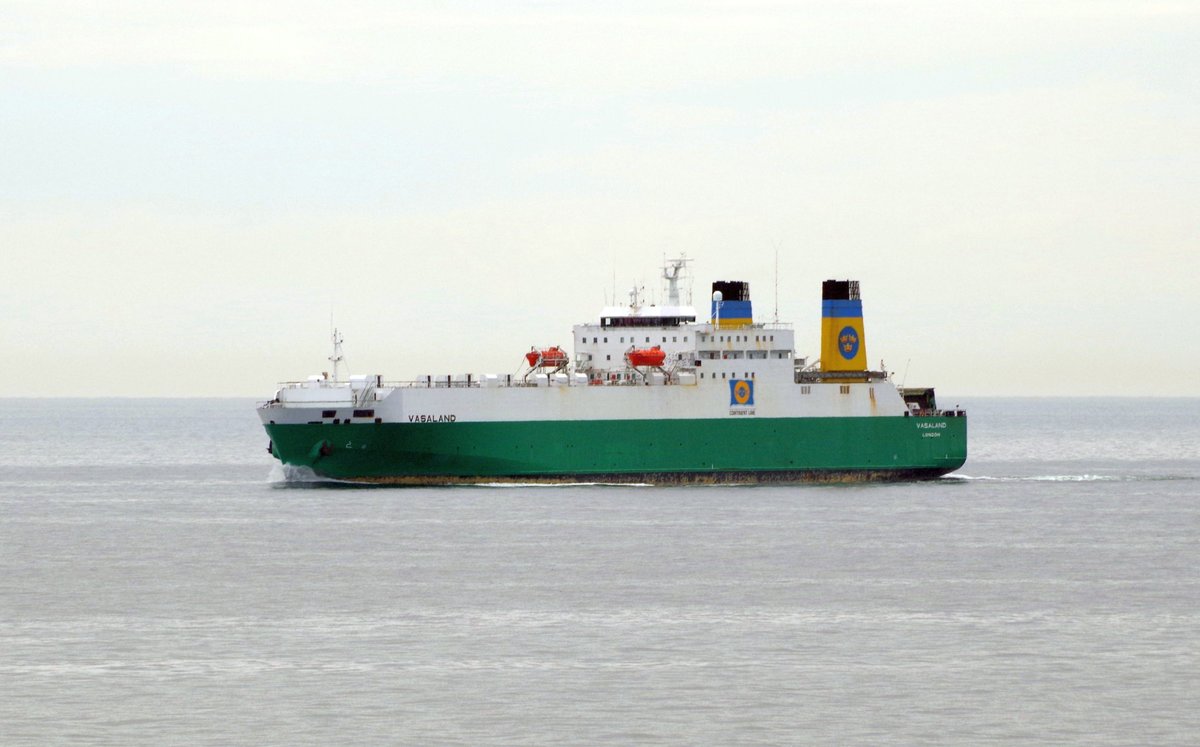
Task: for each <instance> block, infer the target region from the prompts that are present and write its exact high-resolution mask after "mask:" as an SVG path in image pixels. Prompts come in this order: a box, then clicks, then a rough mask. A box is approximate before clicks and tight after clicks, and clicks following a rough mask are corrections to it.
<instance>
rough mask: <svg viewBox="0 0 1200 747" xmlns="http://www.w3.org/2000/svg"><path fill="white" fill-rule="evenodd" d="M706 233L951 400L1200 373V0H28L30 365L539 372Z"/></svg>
mask: <svg viewBox="0 0 1200 747" xmlns="http://www.w3.org/2000/svg"><path fill="white" fill-rule="evenodd" d="M680 252H686V253H687V255H688V256H689V257H691V258H693V259H694V264H693V269H694V273H695V275H696V286H695V287H696V296H697V298H698V299H700V298H703V297H706V296H707V295H708V284H709V283H710V282H711V281H712V280H717V279H729V280H733V279H737V280H748V281H750V283H751V290H752V296H753V299H754V302H755V310H756V312H757V316H758V317H759V318H760V319H764V320H766V319H769V318H770V317H772V316H773V315H774V307H775V304H776V298H775V285H776V274H775V261H776V255H778V265H779V271H778V286H779V295H778V308H779V315H780V317H781V318H782V319H783V320H784V321H790V322H792V323H794V325H795V327H796V331H797V335H796V337H797V346H798V348H799V353H800V354H801V355H806V354H807V355H810V356H812V357H814V358H815V357H817V356H818V354H819V323H820V283H821V281H822V280H824V279H826V278H853V279H858V280H860V281H861V282H862V290H863V298H864V309H865V312H866V324H867V329H866V344H867V353H868V356H869V358H870V359H871V361H872V363H875V362H876V361H878V360H880V359H883V360H885V361H886V363H887V365H888V367H889V368H890V369H893V370H895V371H897V372H898V375H899V373H902V372H904V371H905V370H907V375H906V377H905V378H906V381H907V383H908V384H910V385H913V384H928V385H936V386H937V387H938V390H939V394H940V395H941V396H942V397H944V398H947V401H951V400H954V399H955V398H956V397H960V396H961V397H967V396H980V395H1067V394H1082V395H1135V396H1145V395H1192V396H1196V395H1200V292H1198V291H1197V285H1198V277H1200V2H1104V1H1103V0H1094V1H1089V2H1054V1H1052V0H1051V1H1048V2H1030V3H1022V2H996V3H991V2H968V3H964V2H961V0H958V1H955V2H905V3H876V2H841V1H839V2H832V1H831V2H821V3H804V2H790V3H784V2H754V1H753V0H749V1H747V2H703V1H700V2H697V1H688V2H662V3H655V2H628V3H623V2H605V3H597V2H538V3H532V2H529V3H517V2H513V3H500V2H496V3H446V2H436V3H434V2H430V3H421V2H408V3H405V2H394V1H392V0H388V1H386V2H385V1H380V2H362V1H354V0H351V1H349V2H338V3H329V2H305V1H304V0H299V1H297V0H289V1H288V2H245V0H239V1H238V2H224V1H223V0H205V1H204V2H162V1H161V0H145V1H140V2H139V1H133V0H128V1H122V0H112V1H109V2H102V3H96V2H90V1H89V2H83V1H79V2H53V1H50V2H47V0H30V1H27V0H0V350H2V351H3V353H4V359H5V361H6V370H7V372H8V376H7V377H6V382H5V384H4V391H3V392H2V394H4V395H12V396H37V395H72V396H110V395H122V396H125V395H131V396H138V395H152V396H160V395H169V396H174V395H238V396H241V395H253V396H260V397H263V398H266V397H268V396H270V395H271V393H272V392H273V390H274V386H275V383H276V382H277V381H280V380H285V379H297V378H303V377H305V376H307V375H309V374H311V373H316V372H319V371H321V370H324V369H327V368H328V367H329V366H328V363H327V362H326V361H325V356H327V355H328V354H329V350H328V337H329V324H330V315H331V312H332V314H333V315H334V317H335V319H336V323H337V325H338V327H339V328H340V329H341V330H342V333H343V334H344V336H345V338H346V344H345V353H346V357H347V360H348V362H349V363H350V367H351V368H352V369H353V371H354V372H355V373H382V374H384V376H385V377H387V378H393V379H401V378H411V377H415V376H417V375H419V374H426V373H432V374H440V373H460V372H461V373H465V372H476V373H479V372H508V371H515V370H516V369H517V367H518V365H519V363H520V361H521V355H522V354H523V353H524V352H525V351H527V350H528V349H529V347H530V346H531V345H535V344H537V345H549V344H556V343H558V344H564V345H569V344H570V341H571V333H570V328H571V325H572V324H575V323H579V322H584V321H588V320H592V319H594V318H595V317H596V315H597V313H598V311H599V309H600V307H601V306H602V305H603V304H604V303H605V301H606V296H609V295H611V293H612V288H613V285H614V276H615V283H616V286H617V288H618V290H619V292H622V293H623V292H624V291H625V290H626V289H627V288H628V287H629V286H631V285H633V284H634V283H641V284H644V285H646V286H647V290H648V291H651V292H655V293H657V289H658V287H659V284H658V281H657V280H656V278H657V273H658V268H659V266H660V265H661V263H662V258H663V255H664V254H666V255H675V254H678V253H680Z"/></svg>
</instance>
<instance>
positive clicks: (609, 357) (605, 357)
mask: <svg viewBox="0 0 1200 747" xmlns="http://www.w3.org/2000/svg"><path fill="white" fill-rule="evenodd" d="M604 360H606V361H611V360H612V356H611V355H606V356H604Z"/></svg>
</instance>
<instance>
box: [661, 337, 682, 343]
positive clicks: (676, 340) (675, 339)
mask: <svg viewBox="0 0 1200 747" xmlns="http://www.w3.org/2000/svg"><path fill="white" fill-rule="evenodd" d="M666 341H667V338H665V337H664V338H663V342H666ZM671 342H679V338H678V337H672V338H671Z"/></svg>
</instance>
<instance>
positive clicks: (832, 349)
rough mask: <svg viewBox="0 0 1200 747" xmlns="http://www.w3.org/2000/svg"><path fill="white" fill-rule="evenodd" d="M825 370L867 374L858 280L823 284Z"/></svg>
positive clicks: (822, 364)
mask: <svg viewBox="0 0 1200 747" xmlns="http://www.w3.org/2000/svg"><path fill="white" fill-rule="evenodd" d="M821 370H822V371H866V370H867V341H866V338H865V337H864V336H863V315H862V298H861V297H860V296H859V294H858V281H857V280H826V281H825V282H824V283H822V284H821Z"/></svg>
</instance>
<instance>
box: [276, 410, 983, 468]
mask: <svg viewBox="0 0 1200 747" xmlns="http://www.w3.org/2000/svg"><path fill="white" fill-rule="evenodd" d="M265 427H266V429H267V433H268V434H269V435H270V437H271V452H272V453H273V454H274V455H275V456H276V457H277V458H278V459H279V460H280V461H282V462H283V463H284V464H289V465H296V466H306V467H311V468H312V469H313V471H314V472H316V473H317V474H318V475H321V476H324V477H329V478H334V479H340V480H351V481H358V482H372V483H395V484H414V485H444V484H456V483H479V482H502V481H520V482H646V483H654V484H664V483H666V484H674V483H710V482H720V483H726V482H784V481H810V480H812V481H825V480H838V481H840V480H863V479H866V480H879V479H914V478H933V477H938V476H940V475H944V474H946V473H948V472H952V471H953V470H955V469H958V468H959V467H961V466H962V465H963V462H965V461H966V458H967V420H966V418H965V417H921V418H912V417H839V418H762V419H756V418H745V419H719V420H718V419H713V420H586V421H585V420H572V421H533V422H482V423H481V422H455V423H355V424H342V425H333V424H329V423H313V424H306V425H278V424H268V425H266V426H265Z"/></svg>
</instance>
